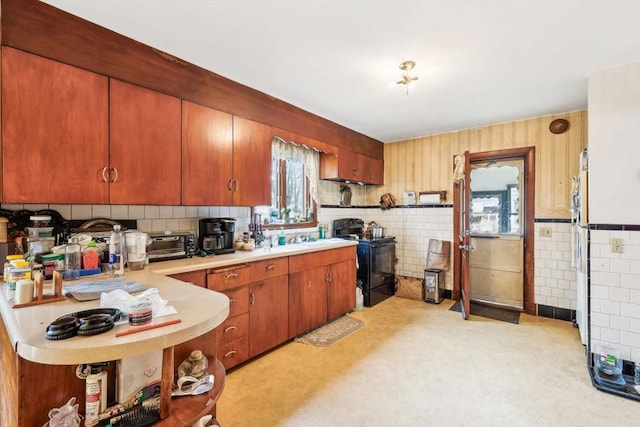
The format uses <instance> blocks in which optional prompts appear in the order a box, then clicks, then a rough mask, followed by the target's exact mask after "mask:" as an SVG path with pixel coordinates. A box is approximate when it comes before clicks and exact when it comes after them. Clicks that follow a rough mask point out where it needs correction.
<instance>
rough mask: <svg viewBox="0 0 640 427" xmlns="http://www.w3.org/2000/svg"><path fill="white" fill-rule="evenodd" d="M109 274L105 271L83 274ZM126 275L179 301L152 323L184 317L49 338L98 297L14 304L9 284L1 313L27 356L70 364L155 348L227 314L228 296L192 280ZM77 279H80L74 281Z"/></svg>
mask: <svg viewBox="0 0 640 427" xmlns="http://www.w3.org/2000/svg"><path fill="white" fill-rule="evenodd" d="M102 278H104V279H107V278H108V276H107V275H106V274H101V275H98V276H91V277H87V278H86V279H84V280H87V281H96V280H99V279H102ZM124 279H126V280H132V281H136V282H139V283H142V284H143V285H145V286H147V287H150V288H151V287H153V288H157V289H158V291H159V293H160V296H161V297H162V298H164V299H166V300H168V304H170V305H172V306H174V307H175V309H176V310H177V314H172V315H169V316H163V317H159V318H154V319H153V322H152V323H160V322H164V321H167V320H172V319H180V320H181V322H180V323H177V324H174V325H169V326H163V327H160V328H157V329H151V330H148V331H143V332H138V333H134V334H131V335H126V336H122V337H116V336H115V334H116V332H118V331H123V330H127V329H129V328H131V327H130V326H129V325H128V324H122V325H116V326H115V327H114V328H113V329H111V330H110V331H108V332H105V333H102V334H99V335H93V336H75V337H72V338H68V339H64V340H47V339H46V338H45V332H46V328H47V326H48V325H49V324H50V323H51V322H53V321H54V320H55V319H57V318H58V317H60V316H63V315H65V314H69V313H75V312H78V311H82V310H88V309H92V308H98V307H99V306H100V302H99V301H87V302H78V301H76V300H74V299H71V298H67V299H65V300H64V301H60V302H55V303H48V304H40V305H34V306H29V307H22V308H16V309H14V308H12V307H11V306H10V304H9V301H8V299H7V286H6V285H4V284H3V285H1V286H0V292H1V296H0V313H1V314H2V320H3V322H4V324H5V327H6V329H7V332H8V334H9V338H10V340H11V343H12V346H13V347H14V349H15V351H16V352H17V353H18V354H19V355H20V356H21V357H22V358H24V359H27V360H30V361H32V362H37V363H43V364H49V365H72V364H77V363H93V362H102V361H107V360H118V359H122V358H124V357H130V356H136V355H140V354H144V353H147V352H149V351H150V350H153V349H163V348H168V347H172V346H174V345H177V344H180V343H182V342H185V341H188V340H190V339H192V338H195V337H198V336H200V335H203V334H204V333H206V332H208V331H210V330H212V329H214V328H215V327H216V326H218V325H219V324H221V323H222V322H223V321H224V320H225V319H226V318H227V316H228V315H229V299H228V298H227V297H226V296H225V295H224V294H221V293H218V292H214V291H210V290H208V289H203V288H200V287H198V286H194V285H192V284H189V283H184V282H181V281H179V280H175V279H171V278H169V277H164V276H161V275H158V274H153V273H151V272H149V271H148V270H146V269H145V270H142V271H127V272H126V273H125V276H124ZM74 283H78V282H74Z"/></svg>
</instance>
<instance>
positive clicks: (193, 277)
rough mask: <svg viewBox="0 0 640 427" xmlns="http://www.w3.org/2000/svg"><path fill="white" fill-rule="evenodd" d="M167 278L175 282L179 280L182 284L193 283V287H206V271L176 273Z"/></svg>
mask: <svg viewBox="0 0 640 427" xmlns="http://www.w3.org/2000/svg"><path fill="white" fill-rule="evenodd" d="M169 277H171V278H173V279H177V280H181V281H183V282H188V283H193V284H194V285H197V286H200V287H201V288H206V287H207V271H206V270H196V271H188V272H186V273H177V274H171V275H169Z"/></svg>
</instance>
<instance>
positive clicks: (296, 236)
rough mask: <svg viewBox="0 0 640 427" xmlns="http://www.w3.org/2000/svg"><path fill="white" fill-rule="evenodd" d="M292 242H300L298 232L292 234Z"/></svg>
mask: <svg viewBox="0 0 640 427" xmlns="http://www.w3.org/2000/svg"><path fill="white" fill-rule="evenodd" d="M293 243H302V238H301V237H300V233H299V232H297V231H296V233H295V234H294V235H293Z"/></svg>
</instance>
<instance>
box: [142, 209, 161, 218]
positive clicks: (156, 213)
mask: <svg viewBox="0 0 640 427" xmlns="http://www.w3.org/2000/svg"><path fill="white" fill-rule="evenodd" d="M144 217H145V218H146V219H157V218H160V206H145V207H144Z"/></svg>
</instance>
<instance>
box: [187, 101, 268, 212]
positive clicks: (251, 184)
mask: <svg viewBox="0 0 640 427" xmlns="http://www.w3.org/2000/svg"><path fill="white" fill-rule="evenodd" d="M182 114H183V124H182V174H183V181H182V193H183V196H182V204H184V205H235V206H255V205H269V204H271V200H270V199H271V137H272V135H271V126H268V125H264V124H262V123H258V122H254V121H251V120H247V119H243V118H240V117H235V116H232V115H231V114H228V113H224V112H222V111H218V110H215V109H213V108H209V107H204V106H202V105H198V104H194V103H192V102H188V101H183V102H182Z"/></svg>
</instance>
